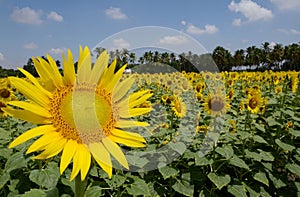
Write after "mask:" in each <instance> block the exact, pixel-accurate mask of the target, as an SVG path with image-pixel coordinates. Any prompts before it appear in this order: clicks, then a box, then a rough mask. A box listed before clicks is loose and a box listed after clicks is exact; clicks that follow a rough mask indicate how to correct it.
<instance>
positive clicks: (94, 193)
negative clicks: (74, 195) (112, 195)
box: [85, 186, 104, 197]
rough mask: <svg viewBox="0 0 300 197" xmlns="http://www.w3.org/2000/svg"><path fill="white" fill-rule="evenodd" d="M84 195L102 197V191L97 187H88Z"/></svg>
mask: <svg viewBox="0 0 300 197" xmlns="http://www.w3.org/2000/svg"><path fill="white" fill-rule="evenodd" d="M85 195H86V196H88V197H99V196H103V195H104V193H103V189H102V188H101V187H99V186H92V187H89V188H88V189H87V190H86V191H85Z"/></svg>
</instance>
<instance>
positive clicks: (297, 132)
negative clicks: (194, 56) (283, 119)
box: [289, 129, 300, 137]
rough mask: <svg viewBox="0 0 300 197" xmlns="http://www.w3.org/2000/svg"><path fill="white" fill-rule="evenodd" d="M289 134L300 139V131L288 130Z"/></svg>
mask: <svg viewBox="0 0 300 197" xmlns="http://www.w3.org/2000/svg"><path fill="white" fill-rule="evenodd" d="M289 133H290V134H292V135H293V136H295V137H300V130H294V129H289Z"/></svg>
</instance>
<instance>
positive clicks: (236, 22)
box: [232, 18, 242, 26]
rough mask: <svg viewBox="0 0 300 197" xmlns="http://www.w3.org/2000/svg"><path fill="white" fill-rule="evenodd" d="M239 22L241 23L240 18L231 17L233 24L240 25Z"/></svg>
mask: <svg viewBox="0 0 300 197" xmlns="http://www.w3.org/2000/svg"><path fill="white" fill-rule="evenodd" d="M241 23H242V20H241V19H240V18H236V19H233V21H232V25H233V26H241Z"/></svg>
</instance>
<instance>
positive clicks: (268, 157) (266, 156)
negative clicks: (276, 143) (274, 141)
mask: <svg viewBox="0 0 300 197" xmlns="http://www.w3.org/2000/svg"><path fill="white" fill-rule="evenodd" d="M257 150H258V151H259V152H260V153H259V154H260V155H261V158H262V160H264V161H274V156H273V155H272V153H270V152H266V151H263V150H261V149H257Z"/></svg>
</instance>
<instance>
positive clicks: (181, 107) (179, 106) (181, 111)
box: [172, 97, 187, 118]
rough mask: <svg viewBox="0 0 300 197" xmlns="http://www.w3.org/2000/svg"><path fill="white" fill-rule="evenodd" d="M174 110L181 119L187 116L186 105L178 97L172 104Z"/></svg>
mask: <svg viewBox="0 0 300 197" xmlns="http://www.w3.org/2000/svg"><path fill="white" fill-rule="evenodd" d="M172 110H173V111H174V113H175V115H176V116H177V117H179V118H182V117H184V116H185V115H186V111H187V109H186V105H185V103H184V102H183V100H182V99H181V98H179V97H177V98H176V99H175V100H174V101H173V102H172Z"/></svg>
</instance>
